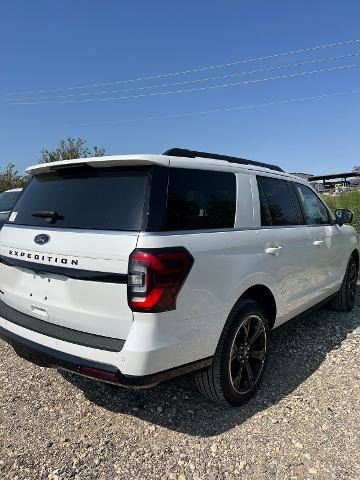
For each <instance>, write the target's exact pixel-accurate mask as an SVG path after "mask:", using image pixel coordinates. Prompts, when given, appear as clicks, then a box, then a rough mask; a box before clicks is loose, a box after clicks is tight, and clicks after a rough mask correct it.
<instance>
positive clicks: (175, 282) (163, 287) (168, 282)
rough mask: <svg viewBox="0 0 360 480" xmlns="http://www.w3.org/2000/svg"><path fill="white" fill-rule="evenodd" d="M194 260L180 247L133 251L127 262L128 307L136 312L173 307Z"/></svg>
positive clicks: (171, 308)
mask: <svg viewBox="0 0 360 480" xmlns="http://www.w3.org/2000/svg"><path fill="white" fill-rule="evenodd" d="M193 263H194V259H193V257H192V256H191V255H190V253H189V252H188V251H187V250H186V249H185V248H182V247H179V248H159V249H157V248H154V249H149V250H148V249H147V250H134V251H133V253H132V254H131V255H130V262H129V280H128V300H129V305H130V308H131V309H132V310H134V311H139V312H165V311H168V310H174V309H175V308H176V297H177V296H178V293H179V291H180V289H181V287H182V285H183V283H184V281H185V279H186V277H187V275H188V273H189V271H190V269H191V267H192V264H193Z"/></svg>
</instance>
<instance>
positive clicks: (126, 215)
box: [12, 166, 150, 231]
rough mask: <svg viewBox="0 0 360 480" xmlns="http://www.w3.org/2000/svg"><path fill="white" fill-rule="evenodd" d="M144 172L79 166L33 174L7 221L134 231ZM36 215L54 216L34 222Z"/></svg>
mask: <svg viewBox="0 0 360 480" xmlns="http://www.w3.org/2000/svg"><path fill="white" fill-rule="evenodd" d="M85 167H86V166H85ZM149 172H150V169H149V168H147V167H131V168H128V167H120V168H118V167H116V168H91V167H87V168H81V167H79V168H72V169H66V170H58V171H54V173H46V174H40V175H37V176H35V177H34V178H33V179H32V180H31V182H30V183H29V185H28V186H27V188H26V189H25V191H24V193H23V195H22V196H21V197H20V199H19V201H18V202H17V204H16V205H15V208H14V215H13V217H12V218H13V219H14V218H15V220H14V221H13V222H12V223H13V224H16V225H31V226H41V227H45V226H46V227H55V228H79V229H96V230H126V231H127V230H129V231H131V230H135V231H136V230H140V229H141V226H142V218H143V212H144V204H145V199H146V192H147V187H148V178H149ZM36 212H56V214H57V217H58V218H56V219H49V218H48V219H46V218H39V217H38V216H34V213H36ZM15 213H16V216H15Z"/></svg>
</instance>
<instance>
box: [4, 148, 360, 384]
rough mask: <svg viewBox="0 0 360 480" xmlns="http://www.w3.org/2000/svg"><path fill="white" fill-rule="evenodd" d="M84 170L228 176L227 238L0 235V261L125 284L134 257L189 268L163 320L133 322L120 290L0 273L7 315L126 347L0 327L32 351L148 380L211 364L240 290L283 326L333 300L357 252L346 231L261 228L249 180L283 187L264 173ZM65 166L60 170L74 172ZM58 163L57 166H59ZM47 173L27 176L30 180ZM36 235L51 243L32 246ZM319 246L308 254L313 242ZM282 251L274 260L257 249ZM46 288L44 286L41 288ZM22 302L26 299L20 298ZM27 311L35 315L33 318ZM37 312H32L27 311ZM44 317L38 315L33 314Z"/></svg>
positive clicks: (213, 165)
mask: <svg viewBox="0 0 360 480" xmlns="http://www.w3.org/2000/svg"><path fill="white" fill-rule="evenodd" d="M83 161H86V162H87V163H90V164H92V165H94V166H95V165H97V164H101V165H102V166H105V165H108V166H113V165H119V164H123V165H129V164H131V165H134V164H136V165H137V164H144V163H145V164H146V163H152V164H160V165H164V166H170V168H171V167H177V168H196V169H206V170H217V171H231V172H234V173H235V174H236V176H237V190H238V198H237V212H236V223H235V229H229V230H225V231H202V232H172V233H166V232H163V233H158V234H155V233H144V232H137V233H136V232H135V233H129V232H127V233H124V232H109V231H106V232H99V231H89V230H83V231H80V230H70V229H54V228H51V231H49V232H46V229H43V228H39V227H16V226H11V227H10V226H5V227H4V228H3V229H2V231H1V233H0V254H1V255H3V256H4V257H6V256H7V255H9V249H18V250H21V251H22V252H25V258H24V259H25V260H26V254H27V253H30V254H32V260H31V261H32V262H38V263H39V264H41V263H42V260H41V257H40V259H38V260H34V254H39V255H44V254H46V255H49V256H53V255H56V257H57V258H58V259H61V258H66V259H68V260H69V259H76V260H78V262H79V266H78V267H75V268H82V269H85V270H92V271H101V272H112V273H120V274H126V273H127V271H128V259H129V255H130V253H131V252H132V251H133V250H134V249H135V248H143V249H145V248H161V247H179V246H181V247H185V248H186V249H187V250H188V251H189V252H190V253H191V255H192V256H193V257H194V264H193V267H192V269H191V271H190V274H189V275H188V277H187V279H186V281H185V283H184V285H183V287H182V289H181V291H180V293H179V295H178V298H177V308H176V310H174V311H171V312H165V313H159V314H155V313H154V314H149V313H138V312H135V313H133V312H132V311H131V310H130V308H129V306H128V303H127V287H126V285H125V284H110V283H100V282H89V281H83V280H74V279H70V278H66V277H62V276H60V275H52V274H47V275H37V274H35V273H32V272H29V271H28V270H24V269H20V268H15V267H8V266H6V265H2V264H1V265H0V289H1V290H2V291H3V294H2V295H1V299H2V300H3V301H4V302H5V303H6V304H8V305H9V306H11V307H13V308H15V309H16V310H18V311H20V312H23V313H26V314H28V315H30V316H34V317H35V318H39V319H43V320H45V321H48V322H52V323H54V324H57V325H61V326H64V327H68V328H73V329H75V330H80V331H84V332H88V333H95V334H98V335H103V336H108V337H113V338H121V339H124V340H126V342H125V346H124V348H123V350H122V351H121V352H117V353H116V352H115V353H114V352H108V351H104V350H97V349H94V348H89V347H83V346H79V345H75V344H72V343H68V342H64V341H61V340H57V339H54V338H51V337H48V336H45V335H42V334H39V333H36V332H33V331H31V330H28V329H25V328H22V327H20V326H17V325H15V324H13V323H10V322H8V321H7V320H5V319H2V318H0V326H1V327H3V328H5V329H7V330H9V331H11V332H13V333H15V334H17V335H19V336H21V337H24V338H27V339H29V340H32V341H33V342H36V343H39V344H42V345H44V346H47V347H50V348H53V349H55V350H59V351H62V352H65V353H69V354H72V355H76V356H79V357H82V358H86V359H88V360H94V361H97V362H102V363H107V364H111V365H114V366H115V367H117V368H119V369H120V371H121V372H122V373H123V374H125V375H135V376H142V375H148V374H152V373H156V372H160V371H163V370H167V369H170V368H173V367H177V366H180V365H183V364H186V363H190V362H193V361H196V360H200V359H203V358H206V357H209V356H212V355H213V354H214V352H215V349H216V346H217V343H218V340H219V337H220V334H221V331H222V329H223V327H224V324H225V322H226V319H227V317H228V315H229V313H230V311H231V309H232V308H233V306H234V304H235V303H236V301H237V300H238V299H239V297H241V295H242V294H243V293H244V292H245V291H246V290H247V289H248V288H250V287H252V286H254V285H264V286H266V287H268V288H269V289H270V291H271V292H272V293H273V296H274V298H275V302H276V305H277V318H276V323H275V326H277V325H280V324H281V323H284V322H286V321H287V320H289V319H290V318H292V317H294V316H296V315H297V314H299V313H301V312H303V311H305V310H307V309H308V308H310V307H312V306H313V305H315V304H317V303H318V302H320V301H321V300H323V299H325V298H327V297H328V296H329V295H331V294H332V293H334V292H336V291H337V290H338V289H339V288H340V285H341V282H342V279H343V276H344V273H345V269H346V265H347V262H348V259H349V256H350V255H351V252H352V251H353V250H354V249H357V248H358V245H357V237H356V233H355V231H354V229H353V228H352V227H348V226H343V227H341V228H340V227H339V226H324V227H308V226H298V227H294V228H279V227H276V228H261V227H260V210H259V199H258V193H257V186H256V179H255V174H256V172H257V171H259V172H261V173H262V174H263V175H264V174H268V175H269V176H272V177H275V178H282V179H290V180H293V181H297V182H299V183H303V184H305V185H308V184H307V183H306V182H302V181H301V180H300V179H298V178H297V177H292V176H290V175H287V174H285V173H277V172H276V173H274V172H273V171H269V170H268V169H266V168H257V167H247V166H244V165H236V164H229V163H227V162H224V161H221V160H220V161H214V160H206V159H188V158H175V157H174V158H172V157H163V156H146V155H143V156H141V155H136V156H135V155H134V156H131V157H129V156H116V157H103V158H100V159H84V160H83ZM76 162H78V161H69V162H67V163H76ZM63 163H66V162H63ZM48 168H49V166H47V165H40V166H35V167H32V168H30V169H29V172H30V174H31V175H35V174H37V173H39V172H46V171H47V170H48ZM38 233H49V235H50V236H51V241H50V242H49V243H48V244H47V245H44V246H43V247H40V246H38V245H36V248H35V244H34V241H33V239H34V237H35V235H37V234H38ZM317 241H320V242H323V243H321V245H320V246H319V245H317V246H315V245H314V244H313V242H317ZM278 246H281V247H282V249H281V250H280V251H279V254H278V255H272V254H268V253H266V249H267V248H276V247H278ZM49 280H50V281H49ZM30 293H31V294H32V296H31V297H30ZM34 306H35V308H34ZM37 307H38V308H37ZM44 311H45V314H44V313H43V312H44Z"/></svg>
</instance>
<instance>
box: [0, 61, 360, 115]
mask: <svg viewBox="0 0 360 480" xmlns="http://www.w3.org/2000/svg"><path fill="white" fill-rule="evenodd" d="M359 66H360V64H359V63H355V64H352V65H342V66H338V67H331V68H323V69H320V70H312V71H307V72H298V73H290V74H288V75H278V76H275V77H268V78H260V79H256V80H246V81H244V82H234V83H227V84H220V85H211V86H206V87H199V88H188V89H184V90H172V91H166V92H156V93H144V94H139V95H129V96H122V97H107V98H88V99H81V100H58V101H57V100H54V101H44V102H37V101H33V102H31V101H29V102H23V101H18V102H13V103H3V104H1V106H6V105H7V106H9V105H11V106H13V105H41V104H42V105H44V104H46V105H51V104H65V103H85V102H106V101H111V100H129V99H135V98H144V97H156V96H165V95H176V94H181V93H195V92H204V91H207V90H214V89H218V88H227V87H235V86H239V85H249V84H255V83H260V82H268V81H274V80H280V79H287V78H294V77H304V76H307V75H315V74H318V73H325V72H332V71H335V70H344V69H350V68H355V67H359Z"/></svg>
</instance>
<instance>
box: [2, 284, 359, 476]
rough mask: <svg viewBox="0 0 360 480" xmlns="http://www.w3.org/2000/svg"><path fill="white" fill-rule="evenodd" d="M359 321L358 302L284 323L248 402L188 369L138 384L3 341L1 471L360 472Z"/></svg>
mask: <svg viewBox="0 0 360 480" xmlns="http://www.w3.org/2000/svg"><path fill="white" fill-rule="evenodd" d="M359 293H360V292H359ZM359 325H360V302H358V305H357V307H356V308H355V310H354V311H353V312H352V313H350V314H337V313H334V312H330V311H327V310H320V311H318V312H316V313H313V314H311V315H309V316H307V317H305V318H303V319H301V320H300V321H297V322H295V323H293V324H292V325H289V326H287V327H286V328H283V329H282V330H278V331H276V332H275V333H274V335H273V348H272V353H271V357H270V362H269V366H268V370H267V375H266V376H265V379H264V382H263V384H262V387H261V388H260V390H259V392H258V394H257V395H256V396H255V398H253V399H252V400H251V401H250V402H249V403H248V404H247V405H245V406H244V407H242V408H240V409H226V408H222V407H218V406H216V405H212V404H209V403H207V402H206V401H205V400H203V399H202V398H201V396H200V394H198V393H197V391H196V390H195V388H194V387H192V385H191V381H190V380H189V379H183V380H177V381H176V382H172V383H169V384H166V385H162V386H159V387H156V388H153V389H151V390H145V391H131V390H125V389H114V388H112V387H110V386H107V385H104V384H100V383H96V382H94V381H91V380H87V379H84V378H81V377H77V376H75V375H71V374H68V373H59V372H56V371H53V370H45V369H41V368H39V367H35V366H33V365H31V364H28V363H26V362H25V361H23V360H21V359H19V358H17V357H16V356H15V354H14V353H13V351H12V349H11V348H10V347H9V346H8V345H6V344H5V343H3V342H1V341H0V415H1V421H0V478H1V479H10V478H12V479H36V480H39V479H52V480H55V479H73V478H74V479H93V478H94V479H95V478H96V479H114V478H118V479H163V478H164V479H182V480H184V479H206V480H211V479H256V480H258V479H283V478H289V479H290V478H291V479H295V478H297V479H301V480H302V479H307V478H309V479H317V478H321V479H326V480H330V479H336V480H339V479H351V480H353V479H359V478H360V433H359V426H360V405H359V404H360V372H359V363H360V328H359Z"/></svg>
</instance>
